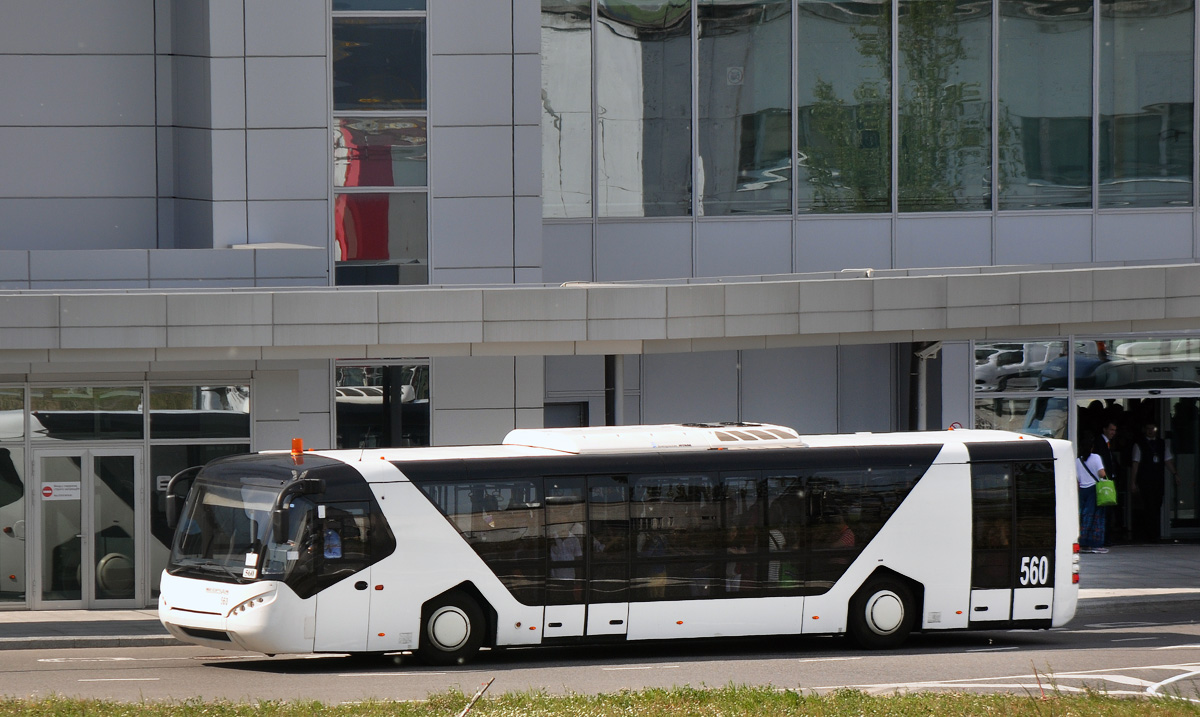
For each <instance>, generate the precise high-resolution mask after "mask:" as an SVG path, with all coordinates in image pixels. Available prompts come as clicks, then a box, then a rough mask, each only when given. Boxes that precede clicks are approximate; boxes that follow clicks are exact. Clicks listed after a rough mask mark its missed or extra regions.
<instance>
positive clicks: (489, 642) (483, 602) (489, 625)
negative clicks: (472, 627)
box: [421, 580, 498, 647]
mask: <svg viewBox="0 0 1200 717" xmlns="http://www.w3.org/2000/svg"><path fill="white" fill-rule="evenodd" d="M454 592H460V593H463V594H465V595H467V596H468V597H470V598H471V599H472V600H474V601H475V604H476V605H478V606H479V609H480V610H481V611H483V620H484V623H485V624H484V630H483V644H484V646H485V647H495V646H496V624H497V619H498V618H497V616H496V609H495V608H493V607H492V604H491V603H490V602H488V599H487V598H485V597H484V596H483V593H482V592H480V590H479V588H477V587H476V586H475V583H473V582H471V581H470V580H464V581H463V582H461V583H459V584H458V585H455V586H454V587H451V588H447V589H446V590H443V591H442V592H440V593H438V594H437V595H431V596H430V597H429V599H427V600H426V601H425V602H423V603H421V624H422V625H424V624H425V620H426V618H428V617H429V606H430V605H431V604H432V603H434V602H436V601H437V600H440V599H441V598H443V597H445V596H446V595H449V594H450V593H454Z"/></svg>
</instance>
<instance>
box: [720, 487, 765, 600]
mask: <svg viewBox="0 0 1200 717" xmlns="http://www.w3.org/2000/svg"><path fill="white" fill-rule="evenodd" d="M761 486H762V483H761V481H760V479H759V477H758V473H757V471H751V472H749V473H746V474H742V475H726V476H722V478H721V498H722V518H723V523H722V525H723V526H724V528H725V571H724V578H723V587H724V593H725V594H726V595H728V596H729V597H751V596H754V595H756V594H758V593H759V592H760V588H761V581H762V580H763V579H764V577H765V575H766V572H765V570H764V569H763V566H762V565H761V554H762V551H763V549H764V548H765V547H766V545H767V526H766V520H765V519H764V516H765V512H766V502H765V500H763V498H762V497H761V496H760V495H759V494H760V492H761Z"/></svg>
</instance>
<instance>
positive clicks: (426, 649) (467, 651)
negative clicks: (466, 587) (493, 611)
mask: <svg viewBox="0 0 1200 717" xmlns="http://www.w3.org/2000/svg"><path fill="white" fill-rule="evenodd" d="M484 624H485V623H484V619H483V611H482V610H481V609H480V608H479V604H478V603H476V602H475V600H473V599H472V598H471V597H470V596H469V595H467V594H466V593H464V592H461V591H457V590H455V591H452V592H449V593H446V594H445V595H442V596H441V597H439V598H436V599H435V600H433V601H432V602H430V603H429V604H428V605H427V606H426V608H425V615H424V617H423V618H422V620H421V643H420V647H419V648H418V650H417V654H418V655H419V656H420V658H421V659H422V660H423V661H424V662H426V663H427V664H430V665H461V664H463V663H465V662H466V661H467V660H469V659H471V658H472V657H474V655H475V653H476V652H478V651H479V648H480V646H481V645H483V631H484Z"/></svg>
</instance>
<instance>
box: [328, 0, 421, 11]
mask: <svg viewBox="0 0 1200 717" xmlns="http://www.w3.org/2000/svg"><path fill="white" fill-rule="evenodd" d="M424 9H425V0H333V11H334V12H337V11H338V10H360V11H361V10H368V11H371V10H424Z"/></svg>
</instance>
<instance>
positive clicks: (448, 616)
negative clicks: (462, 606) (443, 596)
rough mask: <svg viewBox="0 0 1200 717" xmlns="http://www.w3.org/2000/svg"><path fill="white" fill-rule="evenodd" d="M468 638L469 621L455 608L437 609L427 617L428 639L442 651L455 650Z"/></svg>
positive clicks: (469, 630) (469, 631)
mask: <svg viewBox="0 0 1200 717" xmlns="http://www.w3.org/2000/svg"><path fill="white" fill-rule="evenodd" d="M470 636H471V620H470V618H468V617H467V615H466V614H465V613H464V612H462V611H461V610H459V609H458V608H456V607H453V606H445V607H441V608H438V610H437V611H436V612H434V613H433V615H431V616H430V617H429V639H430V640H432V641H433V643H434V644H435V645H437V646H438V648H440V649H442V650H445V651H447V652H452V651H454V650H457V649H458V648H460V647H462V646H463V645H465V644H466V642H467V638H469V637H470Z"/></svg>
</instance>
